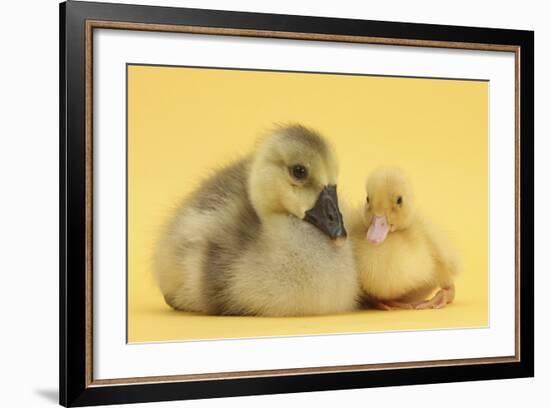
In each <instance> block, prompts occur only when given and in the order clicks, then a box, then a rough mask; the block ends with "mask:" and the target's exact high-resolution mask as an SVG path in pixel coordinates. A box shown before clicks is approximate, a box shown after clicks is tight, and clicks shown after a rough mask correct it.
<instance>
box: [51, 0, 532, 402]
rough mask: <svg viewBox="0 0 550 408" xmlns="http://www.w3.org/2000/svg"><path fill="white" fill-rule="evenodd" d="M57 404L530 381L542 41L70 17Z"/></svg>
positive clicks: (324, 22) (255, 19) (234, 19)
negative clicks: (537, 50)
mask: <svg viewBox="0 0 550 408" xmlns="http://www.w3.org/2000/svg"><path fill="white" fill-rule="evenodd" d="M60 44H61V59H60V67H61V69H60V78H61V81H60V96H61V98H60V155H59V157H60V184H61V185H60V192H61V196H60V214H61V218H60V231H61V236H60V350H61V352H60V402H61V403H62V404H63V405H67V406H82V405H98V404H115V403H134V402H146V401H166V400H175V399H196V398H214V397H225V396H237V395H256V394H266V393H269V394H272V393H288V392H304V391H321V390H337V389H352V388H364V387H377V386H391V385H404V384H420V383H437V382H450V381H471V380H483V379H498V378H517V377H529V376H533V373H534V351H533V330H534V328H533V288H534V283H533V256H532V252H533V201H532V200H533V194H534V192H533V167H532V166H533V165H532V163H533V160H532V158H533V148H534V147H533V143H532V138H533V103H532V102H533V89H534V83H533V33H532V32H529V31H517V30H503V29H488V28H469V27H450V26H439V25H422V24H405V23H396V22H378V21H360V20H348V19H333V18H320V17H307V16H290V15H272V14H261V13H241V12H228V11H212V10H198V9H180V8H163V7H149V6H138V5H122V4H103V3H93V2H78V1H69V2H67V3H63V4H62V5H61V7H60Z"/></svg>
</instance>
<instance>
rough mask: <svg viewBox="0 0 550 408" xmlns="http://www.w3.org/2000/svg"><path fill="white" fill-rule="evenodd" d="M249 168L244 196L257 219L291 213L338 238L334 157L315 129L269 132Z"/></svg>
mask: <svg viewBox="0 0 550 408" xmlns="http://www.w3.org/2000/svg"><path fill="white" fill-rule="evenodd" d="M250 170H251V171H250V179H249V191H250V198H251V201H252V205H253V206H254V208H255V210H256V211H257V212H258V215H259V216H260V217H261V218H264V219H265V218H266V217H269V216H270V215H273V214H288V215H292V216H295V217H297V218H299V219H301V220H303V221H304V222H309V223H311V224H312V225H314V226H315V227H317V228H318V229H319V230H320V231H321V232H322V233H323V234H326V235H327V236H328V237H329V238H330V239H332V240H333V241H334V242H335V243H336V244H341V243H343V242H344V240H345V238H346V236H347V233H346V230H345V228H344V222H343V219H342V214H341V213H340V209H339V207H338V197H337V194H336V181H337V176H338V166H337V162H336V157H335V154H334V152H333V151H332V149H331V147H330V146H329V145H328V144H327V142H326V141H325V140H324V139H323V137H322V136H321V135H320V134H319V133H317V132H316V131H314V130H312V129H309V128H306V127H304V126H301V125H292V126H286V127H281V128H279V129H277V130H275V131H274V132H272V133H271V134H270V135H268V136H267V137H266V138H265V139H263V140H262V141H261V142H260V143H259V144H258V146H257V148H256V151H255V153H254V156H253V160H252V166H251V169H250Z"/></svg>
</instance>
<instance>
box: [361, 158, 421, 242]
mask: <svg viewBox="0 0 550 408" xmlns="http://www.w3.org/2000/svg"><path fill="white" fill-rule="evenodd" d="M414 213H415V205H414V196H413V192H412V188H411V185H410V182H409V180H408V179H407V177H406V176H405V174H404V173H403V172H402V171H401V170H399V169H398V168H393V167H391V168H379V169H377V170H375V171H374V172H373V173H372V174H371V175H370V176H369V178H368V180H367V198H366V200H365V210H364V213H363V216H364V220H365V225H366V226H367V227H368V229H367V240H368V241H369V242H371V243H373V244H380V243H382V242H383V241H384V240H385V239H386V237H387V236H388V234H389V233H391V232H394V231H399V230H404V229H406V228H408V227H409V225H410V224H411V221H412V219H413V216H414Z"/></svg>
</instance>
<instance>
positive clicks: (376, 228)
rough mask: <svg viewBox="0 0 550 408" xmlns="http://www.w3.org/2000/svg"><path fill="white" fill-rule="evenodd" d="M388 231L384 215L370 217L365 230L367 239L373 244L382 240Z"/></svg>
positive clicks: (388, 227) (388, 225) (388, 226)
mask: <svg viewBox="0 0 550 408" xmlns="http://www.w3.org/2000/svg"><path fill="white" fill-rule="evenodd" d="M388 232H390V224H389V223H388V220H387V219H386V217H385V216H384V215H375V216H374V217H372V221H371V224H370V225H369V229H368V230H367V240H368V241H369V242H371V243H373V244H381V243H382V242H384V240H385V239H386V237H387V236H388Z"/></svg>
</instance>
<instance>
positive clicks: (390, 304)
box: [372, 300, 414, 310]
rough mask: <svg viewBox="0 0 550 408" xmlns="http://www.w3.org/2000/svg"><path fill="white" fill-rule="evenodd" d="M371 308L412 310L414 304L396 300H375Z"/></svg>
mask: <svg viewBox="0 0 550 408" xmlns="http://www.w3.org/2000/svg"><path fill="white" fill-rule="evenodd" d="M372 306H373V307H374V308H375V309H379V310H397V309H414V304H412V303H406V302H399V301H398V300H375V301H373V302H372Z"/></svg>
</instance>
